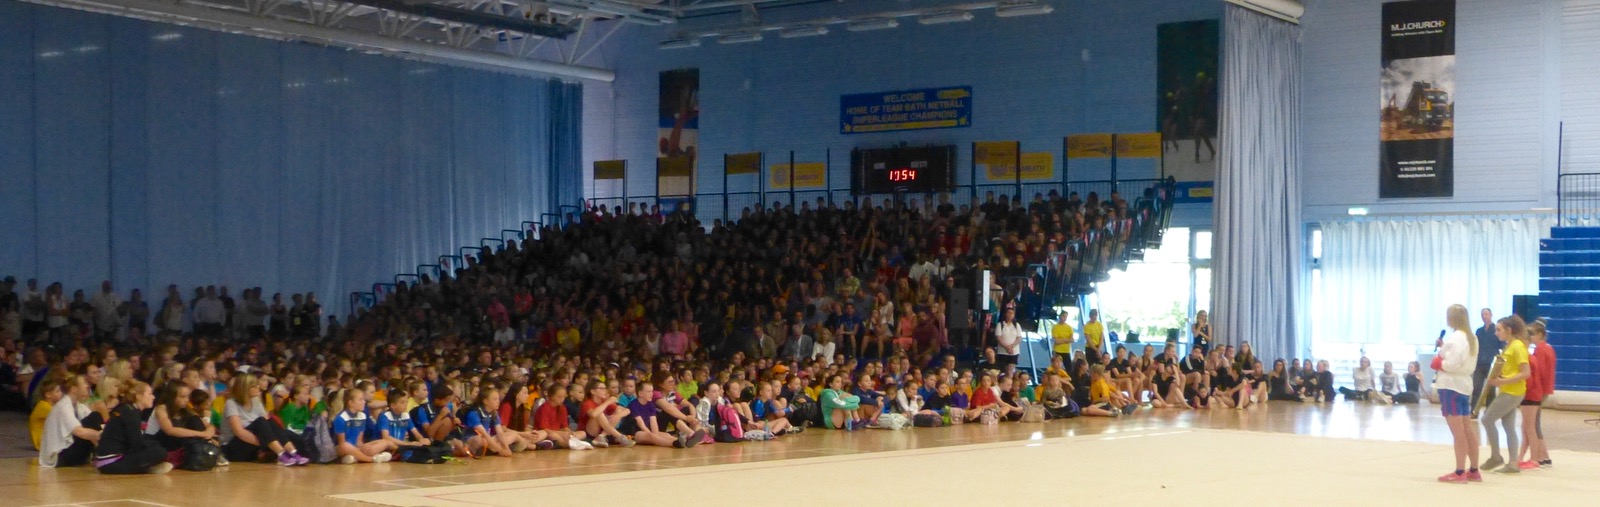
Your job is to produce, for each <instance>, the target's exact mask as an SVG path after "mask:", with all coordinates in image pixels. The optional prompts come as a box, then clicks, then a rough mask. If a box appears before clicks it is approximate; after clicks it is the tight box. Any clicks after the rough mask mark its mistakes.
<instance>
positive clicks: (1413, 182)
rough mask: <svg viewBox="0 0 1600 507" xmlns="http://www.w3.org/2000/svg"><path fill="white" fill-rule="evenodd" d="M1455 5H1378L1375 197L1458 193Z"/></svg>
mask: <svg viewBox="0 0 1600 507" xmlns="http://www.w3.org/2000/svg"><path fill="white" fill-rule="evenodd" d="M1455 18H1456V3H1455V1H1454V0H1428V1H1413V2H1395V3H1387V4H1383V70H1382V74H1381V76H1382V83H1381V86H1382V91H1381V95H1380V97H1379V99H1380V102H1379V107H1380V108H1381V111H1382V114H1381V115H1380V120H1379V121H1380V125H1379V132H1380V140H1381V142H1382V146H1381V147H1380V148H1379V162H1378V164H1379V175H1378V197H1381V198H1406V197H1450V196H1451V195H1454V193H1455V102H1454V97H1455V91H1456V90H1455V88H1456V29H1455V21H1456V20H1455Z"/></svg>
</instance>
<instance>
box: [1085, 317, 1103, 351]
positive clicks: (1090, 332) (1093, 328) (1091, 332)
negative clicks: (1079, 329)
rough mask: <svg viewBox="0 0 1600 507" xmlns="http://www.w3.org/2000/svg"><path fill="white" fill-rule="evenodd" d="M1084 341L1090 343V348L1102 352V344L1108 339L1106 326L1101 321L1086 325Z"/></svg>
mask: <svg viewBox="0 0 1600 507" xmlns="http://www.w3.org/2000/svg"><path fill="white" fill-rule="evenodd" d="M1083 339H1084V340H1086V341H1087V342H1088V344H1089V346H1090V347H1094V348H1095V350H1100V344H1101V343H1104V342H1105V339H1106V326H1105V325H1104V324H1101V323H1100V322H1099V321H1095V322H1090V323H1088V324H1084V325H1083Z"/></svg>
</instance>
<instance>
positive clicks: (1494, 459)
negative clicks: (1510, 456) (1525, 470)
mask: <svg viewBox="0 0 1600 507" xmlns="http://www.w3.org/2000/svg"><path fill="white" fill-rule="evenodd" d="M1504 464H1506V460H1503V459H1500V456H1499V455H1494V456H1490V457H1489V459H1488V460H1485V461H1484V462H1483V464H1481V465H1478V470H1494V469H1496V468H1500V465H1504Z"/></svg>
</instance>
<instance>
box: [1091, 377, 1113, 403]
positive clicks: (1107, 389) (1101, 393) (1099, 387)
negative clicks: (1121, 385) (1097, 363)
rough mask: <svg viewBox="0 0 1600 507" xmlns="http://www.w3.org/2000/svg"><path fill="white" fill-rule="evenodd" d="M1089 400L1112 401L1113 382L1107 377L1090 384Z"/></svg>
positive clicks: (1098, 401) (1096, 401) (1095, 401)
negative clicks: (1107, 379) (1108, 380)
mask: <svg viewBox="0 0 1600 507" xmlns="http://www.w3.org/2000/svg"><path fill="white" fill-rule="evenodd" d="M1089 401H1091V402H1094V403H1101V402H1105V401H1111V383H1110V382H1106V379H1099V380H1096V381H1094V383H1092V384H1089Z"/></svg>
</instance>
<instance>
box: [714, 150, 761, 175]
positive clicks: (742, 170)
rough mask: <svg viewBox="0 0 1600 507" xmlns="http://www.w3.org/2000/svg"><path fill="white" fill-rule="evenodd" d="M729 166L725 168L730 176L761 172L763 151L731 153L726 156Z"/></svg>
mask: <svg viewBox="0 0 1600 507" xmlns="http://www.w3.org/2000/svg"><path fill="white" fill-rule="evenodd" d="M723 160H724V161H726V165H727V167H725V168H724V169H725V170H726V171H727V172H728V175H729V176H733V175H737V174H755V173H758V172H761V153H759V152H752V153H729V154H728V156H727V157H726V158H724V159H723Z"/></svg>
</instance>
